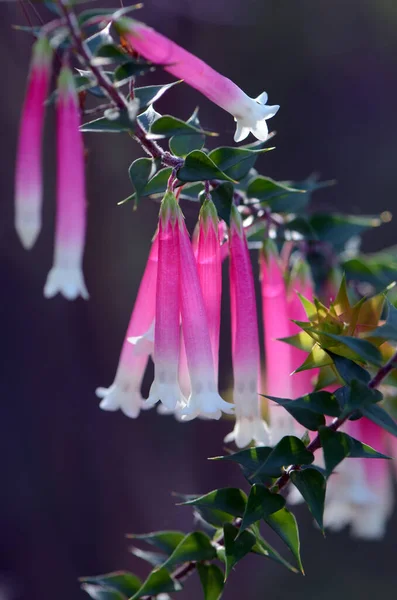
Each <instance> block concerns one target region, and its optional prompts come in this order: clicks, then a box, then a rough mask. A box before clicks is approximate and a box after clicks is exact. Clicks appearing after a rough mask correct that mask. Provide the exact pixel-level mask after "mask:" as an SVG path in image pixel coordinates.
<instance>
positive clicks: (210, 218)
mask: <svg viewBox="0 0 397 600" xmlns="http://www.w3.org/2000/svg"><path fill="white" fill-rule="evenodd" d="M218 231H219V230H218V215H217V212H216V208H215V205H214V203H213V202H212V200H206V201H205V202H204V204H203V206H202V208H201V211H200V220H199V238H198V250H197V269H198V275H199V280H200V286H201V290H202V292H203V299H204V306H205V312H206V315H207V321H208V331H209V334H210V341H211V348H212V356H213V359H214V368H215V380H216V382H218V367H219V332H220V327H221V295H222V263H221V249H220V244H219V232H218Z"/></svg>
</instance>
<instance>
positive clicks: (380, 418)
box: [361, 404, 397, 437]
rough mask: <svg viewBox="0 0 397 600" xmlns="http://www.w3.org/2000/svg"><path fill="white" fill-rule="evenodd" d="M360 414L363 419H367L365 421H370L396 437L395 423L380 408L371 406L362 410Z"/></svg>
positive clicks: (396, 425)
mask: <svg viewBox="0 0 397 600" xmlns="http://www.w3.org/2000/svg"><path fill="white" fill-rule="evenodd" d="M361 412H362V414H363V415H364V417H367V419H370V420H371V421H373V422H374V423H376V424H377V425H379V426H380V427H382V428H383V429H386V431H388V432H389V433H391V434H392V435H395V436H396V437H397V423H396V422H395V420H394V419H393V418H392V417H391V416H390V415H389V414H388V413H387V412H386V411H385V410H384V409H383V408H382V407H381V406H379V405H378V404H372V405H371V406H368V407H366V408H364V409H362V410H361Z"/></svg>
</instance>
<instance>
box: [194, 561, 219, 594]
mask: <svg viewBox="0 0 397 600" xmlns="http://www.w3.org/2000/svg"><path fill="white" fill-rule="evenodd" d="M197 571H198V574H199V577H200V581H201V586H202V588H203V593H204V600H220V598H221V596H222V592H223V587H224V574H223V572H222V571H221V569H220V568H219V567H217V566H216V565H205V564H201V563H198V564H197Z"/></svg>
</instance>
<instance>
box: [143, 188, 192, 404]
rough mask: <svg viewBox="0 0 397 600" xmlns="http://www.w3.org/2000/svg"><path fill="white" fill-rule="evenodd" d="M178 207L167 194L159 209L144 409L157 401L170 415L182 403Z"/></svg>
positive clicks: (172, 197) (169, 194) (173, 198)
mask: <svg viewBox="0 0 397 600" xmlns="http://www.w3.org/2000/svg"><path fill="white" fill-rule="evenodd" d="M179 211H180V209H179V206H178V204H177V201H176V199H175V196H174V195H173V194H172V193H171V192H166V194H165V196H164V198H163V200H162V203H161V207H160V216H159V233H158V240H159V242H158V243H159V250H158V272H157V292H156V313H155V314H156V319H155V329H154V356H153V359H154V381H153V383H152V386H151V388H150V393H149V398H148V399H147V401H146V405H148V406H153V405H154V404H156V403H157V402H158V401H159V400H161V402H162V403H163V404H164V405H165V406H166V407H167V408H168V409H169V410H171V411H173V410H175V409H176V408H177V405H178V403H180V402H181V401H182V400H183V397H182V394H181V390H180V387H179V383H178V361H179V345H180V329H179V323H180V299H179V237H178V224H177V223H178V215H179Z"/></svg>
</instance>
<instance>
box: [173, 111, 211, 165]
mask: <svg viewBox="0 0 397 600" xmlns="http://www.w3.org/2000/svg"><path fill="white" fill-rule="evenodd" d="M186 123H187V125H193V127H195V128H196V129H201V125H200V121H199V119H198V109H196V110H195V111H194V113H193V114H192V115H191V117H189V119H188V120H187V121H186ZM204 143H205V135H204V133H201V134H200V133H192V134H191V135H175V136H173V137H172V138H171V139H170V141H169V146H170V150H171V152H172V153H173V154H176V156H183V157H185V156H186V155H187V154H189V152H192V151H193V150H201V148H202V147H203V146H204Z"/></svg>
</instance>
